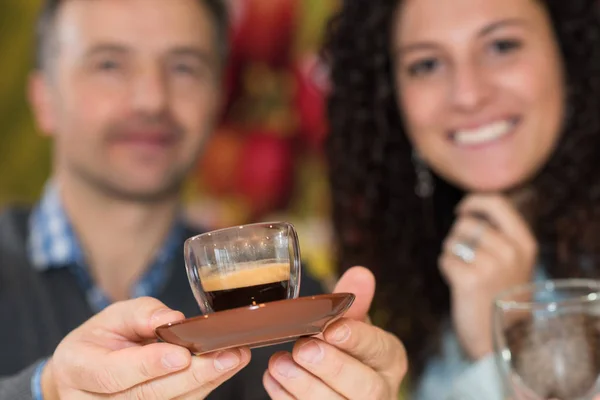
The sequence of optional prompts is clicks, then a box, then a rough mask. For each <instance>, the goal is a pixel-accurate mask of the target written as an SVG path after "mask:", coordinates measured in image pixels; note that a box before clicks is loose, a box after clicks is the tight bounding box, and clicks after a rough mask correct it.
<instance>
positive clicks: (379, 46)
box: [327, 0, 600, 399]
mask: <svg viewBox="0 0 600 400" xmlns="http://www.w3.org/2000/svg"><path fill="white" fill-rule="evenodd" d="M597 4H598V2H597V1H595V0H578V1H564V0H545V1H542V0H539V1H536V0H452V1H439V0H369V1H366V0H364V1H361V0H348V1H345V2H344V5H343V7H342V10H341V12H340V14H339V15H338V16H337V18H336V19H334V21H333V22H332V25H331V30H330V33H329V39H328V45H327V54H328V57H329V58H330V61H331V63H332V81H333V87H334V91H333V94H332V97H331V99H330V105H329V118H330V122H331V134H330V139H329V145H328V156H329V159H330V166H331V185H332V195H333V201H334V207H333V209H334V221H335V227H336V231H337V234H338V239H339V244H340V265H341V268H342V269H344V268H346V267H347V266H350V265H354V264H356V263H362V264H363V265H367V266H369V267H370V268H371V269H372V270H373V271H374V272H375V274H376V276H377V279H378V299H377V304H376V306H375V309H377V310H378V312H377V314H376V315H375V316H374V317H375V319H376V321H377V322H379V323H381V324H383V325H385V326H386V327H387V328H389V329H390V330H391V331H393V332H394V333H396V334H398V335H399V336H400V338H401V339H402V340H403V341H404V343H405V345H406V347H407V350H408V354H409V360H410V362H411V376H412V383H413V387H412V390H413V393H414V397H415V398H420V399H439V398H442V396H443V395H445V394H447V393H454V394H456V395H457V396H460V394H459V393H463V392H464V393H465V396H466V392H469V391H470V393H471V394H472V395H473V396H475V398H481V399H483V398H492V397H486V396H493V395H494V394H493V393H497V390H499V389H498V388H497V387H492V381H493V379H494V364H493V359H492V357H491V353H492V340H491V333H490V332H491V326H490V325H491V324H490V322H489V321H491V315H490V314H491V311H492V308H491V302H492V299H493V297H494V295H495V294H497V293H498V292H499V291H501V290H503V289H506V288H508V287H510V286H513V285H516V284H521V283H525V282H528V281H530V280H533V279H536V278H540V279H541V278H545V277H553V278H558V277H575V276H577V277H598V275H599V273H598V268H597V266H596V254H598V244H600V240H598V239H597V238H598V236H597V233H600V219H599V218H597V215H598V212H599V211H600V163H598V162H596V161H595V160H594V157H595V156H598V155H599V153H600V41H599V39H600V17H599V11H598V6H597ZM486 389H487V390H488V391H487V392H486ZM452 391H454V392H452ZM461 391H463V392H461Z"/></svg>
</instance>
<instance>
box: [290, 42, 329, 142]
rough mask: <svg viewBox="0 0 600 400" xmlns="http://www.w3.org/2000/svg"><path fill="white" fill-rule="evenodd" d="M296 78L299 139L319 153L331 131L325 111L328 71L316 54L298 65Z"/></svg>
mask: <svg viewBox="0 0 600 400" xmlns="http://www.w3.org/2000/svg"><path fill="white" fill-rule="evenodd" d="M294 77H295V81H296V91H295V96H294V104H295V106H296V109H297V110H298V114H299V117H300V118H299V131H300V136H301V137H302V139H303V140H304V141H305V142H306V143H307V145H308V146H309V147H310V148H311V149H313V150H320V149H321V148H322V146H323V142H324V140H325V137H326V135H327V130H328V124H327V116H326V109H325V107H326V96H327V94H328V92H329V88H330V85H329V74H328V70H327V68H326V66H325V64H324V63H323V62H321V60H320V59H319V57H317V55H316V54H311V55H308V56H306V57H303V58H302V59H300V61H299V62H298V63H296V65H295V66H294Z"/></svg>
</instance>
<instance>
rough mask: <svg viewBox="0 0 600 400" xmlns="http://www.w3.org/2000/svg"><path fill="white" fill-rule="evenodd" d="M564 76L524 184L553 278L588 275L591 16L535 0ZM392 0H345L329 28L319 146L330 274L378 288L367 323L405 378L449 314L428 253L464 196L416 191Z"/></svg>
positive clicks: (593, 231) (597, 125)
mask: <svg viewBox="0 0 600 400" xmlns="http://www.w3.org/2000/svg"><path fill="white" fill-rule="evenodd" d="M539 1H540V3H541V4H543V5H544V6H545V7H546V10H547V12H548V15H549V17H550V20H551V22H552V25H553V30H554V33H555V37H556V40H557V42H558V45H559V47H560V51H561V55H562V59H563V66H564V70H565V75H566V82H565V85H566V87H565V88H566V117H565V120H564V121H563V126H562V129H563V132H562V133H561V137H560V139H559V143H558V146H557V148H556V150H555V151H554V153H553V155H552V157H551V159H550V160H549V162H548V163H547V164H546V165H545V166H544V167H543V168H542V170H541V171H540V172H539V173H538V175H537V176H536V177H534V178H533V180H532V181H531V182H530V183H529V184H530V185H531V187H532V188H533V190H534V191H535V193H536V194H537V195H538V196H537V198H538V199H539V201H538V202H537V203H536V210H537V217H536V218H535V219H534V220H533V221H532V226H531V228H532V230H533V231H534V233H535V235H536V238H537V240H538V242H539V244H540V257H541V259H542V262H543V263H544V266H545V268H546V269H547V272H548V273H549V274H550V276H552V277H567V276H568V277H575V276H578V277H597V276H599V275H600V274H599V270H598V268H597V263H596V258H597V256H598V254H599V250H600V219H599V218H598V217H599V216H600V162H598V161H596V160H594V157H595V156H598V155H600V13H599V11H598V4H599V2H598V1H597V0H570V1H564V0H539ZM400 2H401V0H346V1H344V2H343V6H342V8H341V10H340V11H339V13H338V14H337V15H336V16H335V17H334V18H333V19H332V21H331V22H330V25H329V29H328V34H327V41H326V46H325V49H324V54H325V55H326V57H327V58H328V61H329V62H330V66H331V79H332V85H333V91H332V93H331V95H330V98H329V104H328V116H329V121H330V134H329V138H328V143H327V156H328V162H329V174H330V177H329V179H330V184H331V190H332V192H331V193H332V201H333V207H332V208H333V220H334V226H335V231H336V235H337V241H338V252H339V255H338V258H339V269H340V272H342V271H343V270H345V269H346V268H348V267H349V266H351V265H356V264H360V265H366V266H368V267H369V268H371V270H372V271H373V272H374V273H375V275H376V278H377V282H378V290H377V295H376V299H375V307H374V309H375V310H377V311H376V312H375V315H374V319H375V321H376V322H377V323H378V324H381V325H383V326H384V327H386V328H387V329H389V330H390V331H392V332H394V333H395V334H397V335H398V336H399V337H400V338H401V339H402V340H403V342H404V344H405V346H406V348H407V352H408V355H409V358H410V361H411V374H413V375H414V376H417V377H418V376H419V375H420V374H421V373H422V369H423V367H424V364H425V362H426V360H427V359H428V358H429V357H430V356H432V355H434V354H435V353H436V352H438V351H439V342H440V337H441V333H442V330H443V329H444V324H445V323H446V321H448V317H449V315H450V297H449V288H448V286H447V284H446V283H445V282H444V280H443V279H442V277H441V275H440V273H439V270H438V266H437V259H438V256H439V254H440V251H441V244H442V240H443V239H444V237H445V236H446V235H447V233H448V231H449V229H450V226H451V224H452V223H453V209H454V207H455V206H456V204H457V203H458V202H459V201H460V199H461V197H462V196H463V195H464V193H463V192H461V190H460V189H459V188H457V187H454V186H452V185H451V184H449V183H448V182H445V181H443V180H442V179H440V178H439V177H436V176H434V180H435V185H436V186H435V193H434V194H433V196H432V197H431V198H428V199H421V198H420V197H418V196H417V195H416V194H415V190H414V188H415V184H416V183H417V179H416V174H415V168H414V165H413V162H412V158H411V157H412V146H411V143H410V142H409V140H408V137H407V135H406V133H405V128H404V126H403V122H402V117H401V113H400V112H399V107H398V104H397V102H396V98H395V94H394V81H393V79H394V78H393V69H392V60H391V56H390V49H391V30H392V24H393V22H394V15H395V12H396V8H397V7H398V5H399V4H400Z"/></svg>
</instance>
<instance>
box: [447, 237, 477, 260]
mask: <svg viewBox="0 0 600 400" xmlns="http://www.w3.org/2000/svg"><path fill="white" fill-rule="evenodd" d="M452 254H454V255H455V256H456V257H458V258H460V259H461V260H462V261H463V262H465V263H467V264H471V263H472V262H473V261H475V249H474V248H472V247H471V246H469V245H468V244H466V243H463V242H456V243H455V244H454V246H452Z"/></svg>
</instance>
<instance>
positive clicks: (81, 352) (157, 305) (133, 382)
mask: <svg viewBox="0 0 600 400" xmlns="http://www.w3.org/2000/svg"><path fill="white" fill-rule="evenodd" d="M183 318H184V317H183V314H182V313H180V312H177V311H173V310H170V309H169V308H167V307H166V306H165V305H164V304H162V303H161V302H160V301H158V300H156V299H152V298H148V297H145V298H140V299H135V300H129V301H124V302H120V303H115V304H113V305H111V306H110V307H108V308H106V309H105V310H104V311H102V312H100V313H99V314H97V315H96V316H94V317H92V318H91V319H90V320H88V321H87V322H85V323H84V324H83V325H81V326H80V327H79V328H77V329H75V330H74V331H73V332H71V333H70V334H69V335H68V336H66V337H65V339H64V340H63V341H62V342H61V343H60V344H59V345H58V347H57V349H56V352H55V353H54V356H53V357H52V359H51V360H50V361H49V362H48V364H46V366H45V368H44V371H43V373H42V390H43V393H44V398H45V399H46V400H54V399H61V400H64V399H100V398H102V399H105V398H106V397H107V395H109V396H110V397H111V398H117V399H150V400H151V399H173V398H177V399H200V398H204V397H205V396H207V395H208V394H209V393H210V392H211V391H212V390H214V389H215V388H216V387H217V386H219V385H220V384H222V383H223V382H225V381H226V380H227V379H229V378H230V377H232V376H233V375H234V374H235V373H236V372H238V371H239V370H240V369H242V368H243V367H244V366H245V365H247V364H248V362H249V361H250V351H249V350H248V349H247V348H239V349H232V350H228V351H224V352H218V353H216V354H208V355H203V356H194V357H192V355H191V354H190V352H189V351H188V350H187V349H185V348H182V347H179V346H175V345H172V344H168V343H156V342H155V336H154V328H155V327H157V326H159V325H162V324H165V323H169V322H174V321H178V320H181V319H183Z"/></svg>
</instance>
